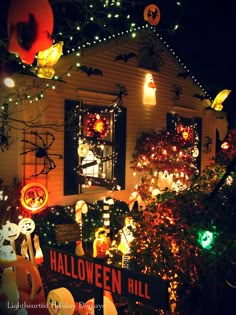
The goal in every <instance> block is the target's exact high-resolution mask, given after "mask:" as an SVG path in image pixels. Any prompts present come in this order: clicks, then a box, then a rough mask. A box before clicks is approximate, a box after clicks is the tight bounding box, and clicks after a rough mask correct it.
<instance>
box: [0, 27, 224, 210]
mask: <svg viewBox="0 0 236 315" xmlns="http://www.w3.org/2000/svg"><path fill="white" fill-rule="evenodd" d="M55 71H56V76H57V77H58V78H59V79H58V80H57V79H55V78H56V76H55V77H54V79H52V80H48V79H45V78H38V77H36V76H35V75H33V76H32V75H31V76H29V75H22V74H16V75H15V81H16V88H15V89H12V90H9V89H8V90H7V89H2V90H1V91H0V100H1V103H2V104H5V105H4V106H6V107H5V111H6V112H7V115H5V116H4V117H3V118H2V124H3V127H5V129H6V130H7V136H8V137H9V138H8V150H6V146H4V145H3V140H1V142H2V143H1V147H2V151H3V152H1V153H0V165H1V178H2V179H3V180H4V181H6V182H7V181H9V180H10V179H12V178H13V177H15V176H17V177H19V179H20V181H21V182H22V185H23V186H24V185H27V184H31V183H33V184H34V183H38V184H40V185H43V186H44V187H46V190H47V193H48V200H47V205H48V206H53V205H69V204H74V203H76V202H77V201H78V200H80V199H82V200H85V201H94V200H98V199H103V198H104V197H106V196H112V197H113V198H115V199H120V200H123V201H125V202H128V200H129V196H130V194H131V193H132V192H133V191H134V187H135V185H137V184H138V178H137V177H135V176H133V171H132V169H131V168H130V161H131V160H132V154H133V152H134V148H135V144H136V139H137V137H138V136H139V135H140V134H141V133H142V132H148V131H150V130H155V131H159V130H161V129H166V128H171V127H173V121H174V120H175V119H178V121H179V123H180V124H181V125H182V126H187V125H189V124H195V125H196V132H197V137H198V141H197V144H196V147H195V149H196V150H197V151H198V153H197V163H198V168H199V170H201V169H203V168H204V167H205V166H206V165H207V164H208V163H209V160H210V159H211V158H212V157H213V156H214V154H215V148H216V137H217V132H216V131H217V130H218V132H219V134H220V136H221V138H224V137H225V136H226V134H225V132H226V133H227V117H226V115H225V113H224V112H215V111H214V110H212V109H210V110H209V105H210V103H211V100H210V99H207V92H206V91H205V89H204V88H203V87H202V86H201V84H200V83H199V82H198V80H197V79H195V78H194V76H193V75H192V74H191V72H190V71H189V70H188V69H187V67H186V66H185V65H184V64H183V62H182V61H181V59H179V57H177V56H176V55H175V52H174V51H173V50H172V49H171V48H170V47H169V46H168V44H166V43H165V41H164V40H163V39H162V38H160V37H159V35H158V34H157V33H156V32H155V29H153V28H143V29H139V30H137V32H136V37H132V36H131V33H129V32H127V33H119V34H117V35H116V36H115V35H114V36H111V37H110V38H104V39H103V40H99V41H97V42H96V41H95V42H94V43H87V45H84V46H82V47H79V48H78V49H76V50H73V49H72V50H71V51H69V52H68V53H67V54H65V55H64V56H63V57H61V59H60V60H59V61H58V63H57V65H56V66H55ZM147 78H148V80H149V82H148V84H147V83H146V85H147V86H148V89H149V91H148V89H145V88H144V86H145V80H146V79H147ZM145 93H149V95H147V94H145ZM176 117H177V118H176ZM2 139H3V138H2ZM209 140H210V142H209ZM85 177H87V178H88V179H87V180H85ZM31 194H32V191H31Z"/></svg>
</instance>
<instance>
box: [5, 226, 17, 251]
mask: <svg viewBox="0 0 236 315" xmlns="http://www.w3.org/2000/svg"><path fill="white" fill-rule="evenodd" d="M2 234H3V236H4V239H5V240H7V241H10V245H11V246H12V248H13V249H14V250H15V240H16V239H17V238H18V236H19V235H20V230H19V227H18V225H17V224H15V223H12V222H10V221H7V222H6V224H5V225H3V227H2Z"/></svg>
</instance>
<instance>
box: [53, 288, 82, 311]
mask: <svg viewBox="0 0 236 315" xmlns="http://www.w3.org/2000/svg"><path fill="white" fill-rule="evenodd" d="M47 305H48V311H49V313H50V315H73V313H74V310H75V306H76V305H75V301H74V298H73V296H72V294H71V293H70V291H69V290H68V289H66V288H64V287H61V288H57V289H55V290H52V291H50V292H49V293H48V296H47Z"/></svg>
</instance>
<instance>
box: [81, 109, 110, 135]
mask: <svg viewBox="0 0 236 315" xmlns="http://www.w3.org/2000/svg"><path fill="white" fill-rule="evenodd" d="M85 125H86V135H87V137H91V138H96V139H104V138H105V137H106V136H107V134H108V132H109V121H108V119H107V118H106V117H105V116H102V115H100V114H89V115H88V118H87V120H86V123H85Z"/></svg>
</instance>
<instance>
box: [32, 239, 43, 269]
mask: <svg viewBox="0 0 236 315" xmlns="http://www.w3.org/2000/svg"><path fill="white" fill-rule="evenodd" d="M33 241H34V249H35V256H34V261H35V263H36V264H37V265H41V264H42V263H43V252H42V249H41V247H40V242H39V237H38V235H37V234H35V235H34V238H33Z"/></svg>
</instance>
